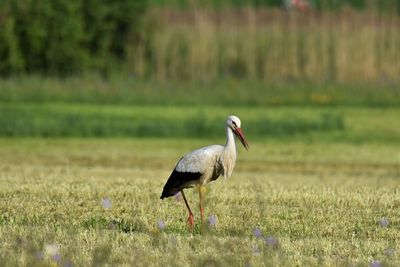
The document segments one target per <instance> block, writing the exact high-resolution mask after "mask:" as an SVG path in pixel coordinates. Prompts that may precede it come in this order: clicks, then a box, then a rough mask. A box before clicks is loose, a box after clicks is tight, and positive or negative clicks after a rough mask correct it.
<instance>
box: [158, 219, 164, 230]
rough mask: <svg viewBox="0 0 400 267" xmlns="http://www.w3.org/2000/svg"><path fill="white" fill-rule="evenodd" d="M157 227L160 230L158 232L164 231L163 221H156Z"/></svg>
mask: <svg viewBox="0 0 400 267" xmlns="http://www.w3.org/2000/svg"><path fill="white" fill-rule="evenodd" d="M157 227H158V229H160V230H164V229H165V223H164V221H163V220H158V221H157Z"/></svg>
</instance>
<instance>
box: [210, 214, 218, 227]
mask: <svg viewBox="0 0 400 267" xmlns="http://www.w3.org/2000/svg"><path fill="white" fill-rule="evenodd" d="M217 220H218V217H217V215H211V216H210V217H208V225H210V226H216V224H217Z"/></svg>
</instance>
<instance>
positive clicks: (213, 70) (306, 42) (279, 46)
mask: <svg viewBox="0 0 400 267" xmlns="http://www.w3.org/2000/svg"><path fill="white" fill-rule="evenodd" d="M148 18H149V21H153V23H154V21H156V23H155V25H157V26H154V27H151V26H148V25H153V24H152V23H150V22H147V24H145V25H147V26H148V27H146V28H145V30H144V33H143V34H144V35H145V36H146V37H145V39H146V40H147V42H143V43H142V44H141V45H139V49H136V48H135V49H133V51H132V53H131V60H130V64H131V68H132V69H133V70H134V72H135V73H136V74H137V75H138V76H140V77H153V78H157V79H158V80H168V79H173V80H206V81H209V80H214V79H216V78H218V77H223V76H234V77H239V78H250V79H261V80H266V81H275V80H278V81H281V80H302V81H315V82H316V81H326V80H336V81H342V82H344V81H346V82H349V81H351V82H354V81H384V82H387V81H398V77H399V73H400V50H399V49H398V47H399V46H400V34H399V31H398V28H399V25H400V19H399V17H398V16H397V15H396V14H391V13H384V14H380V13H374V12H372V11H369V12H363V13H359V12H355V11H351V10H344V11H342V12H340V13H329V12H322V13H319V12H316V11H315V12H310V13H305V14H304V13H296V12H287V11H284V10H265V9H255V8H242V9H222V10H220V11H214V10H207V9H194V10H183V11H171V10H165V9H161V10H160V9H153V10H152V11H151V12H150V13H149V15H148ZM149 31H153V33H152V34H150V35H149V34H148V33H149ZM149 55H151V56H149Z"/></svg>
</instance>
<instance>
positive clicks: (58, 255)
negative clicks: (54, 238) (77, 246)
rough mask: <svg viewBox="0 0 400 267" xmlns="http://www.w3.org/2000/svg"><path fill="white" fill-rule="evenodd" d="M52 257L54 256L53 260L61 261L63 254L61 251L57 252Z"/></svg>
mask: <svg viewBox="0 0 400 267" xmlns="http://www.w3.org/2000/svg"><path fill="white" fill-rule="evenodd" d="M52 258H53V261H56V262H60V261H61V254H60V253H56V254H54V255H53V256H52Z"/></svg>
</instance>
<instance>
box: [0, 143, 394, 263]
mask: <svg viewBox="0 0 400 267" xmlns="http://www.w3.org/2000/svg"><path fill="white" fill-rule="evenodd" d="M207 143H208V142H207V141H206V140H171V139H169V140H168V139H167V140H164V139H152V140H143V139H142V140H122V139H108V140H94V139H86V140H81V139H75V140H73V139H69V140H65V139H59V140H45V139H3V140H0V144H1V146H0V147H1V149H0V170H1V175H0V188H1V189H0V199H1V202H0V211H1V217H0V239H1V240H2V242H1V243H0V263H1V265H2V266H21V265H26V266H32V265H36V266H52V265H55V264H56V263H59V264H61V265H63V264H73V265H74V266H88V265H103V264H107V263H108V264H110V265H135V266H138V265H139V266H160V265H164V264H167V265H173V266H187V265H189V264H190V265H195V266H197V265H198V266H203V265H211V266H226V265H227V264H229V265H233V266H243V265H251V266H261V265H274V266H276V265H285V266H288V265H289V266H290V265H311V266H317V265H318V266H321V265H322V266H337V265H346V266H347V265H349V264H356V265H358V264H359V265H363V266H365V265H367V264H370V263H372V262H374V261H380V262H382V263H383V264H385V266H396V265H399V264H400V258H399V255H400V254H399V252H398V249H399V247H398V244H397V241H398V240H399V238H400V235H399V232H400V228H399V225H400V224H399V223H400V222H399V219H398V216H397V214H398V206H399V203H400V191H399V190H398V179H399V178H400V155H399V153H398V151H399V148H398V145H392V144H387V145H385V144H365V145H351V144H342V143H335V144H302V143H280V142H278V143H254V142H253V143H252V149H251V150H250V151H249V152H245V151H243V150H242V149H240V151H239V162H238V164H237V166H236V169H235V172H234V175H233V177H232V179H229V180H227V181H224V180H223V179H221V180H218V181H216V182H214V183H213V184H211V185H210V186H209V187H208V191H207V194H206V199H207V203H206V214H207V216H210V215H217V217H218V219H217V223H216V225H215V226H209V227H208V230H207V232H206V234H204V235H200V233H199V229H198V228H196V230H195V232H194V233H193V234H191V233H189V232H188V230H187V229H186V226H185V220H186V211H185V208H184V205H183V203H182V202H181V201H176V200H174V199H168V200H167V201H161V200H159V199H158V197H159V194H160V191H161V188H162V185H163V183H164V182H165V180H166V178H167V177H168V175H169V172H170V171H171V168H172V167H173V166H174V163H175V161H176V160H177V159H178V158H179V156H180V155H181V154H182V153H184V152H186V151H188V150H189V149H192V148H195V147H198V146H200V145H204V144H207ZM188 197H189V199H190V202H191V203H192V206H193V208H196V207H197V194H196V193H195V192H193V191H188ZM103 198H107V199H108V200H110V201H111V204H112V206H111V208H109V209H105V208H103V207H102V204H101V201H102V199H103ZM195 216H197V217H196V218H197V219H198V213H197V212H196V214H195ZM382 218H387V219H388V221H389V224H388V225H386V221H385V220H382ZM159 220H162V221H163V222H164V223H165V229H164V230H161V229H159V228H158V224H157V222H158V221H159ZM197 223H199V221H198V220H197ZM198 226H199V225H197V227H198ZM255 229H259V231H260V232H261V235H262V236H261V237H256V236H255V233H254V230H255ZM256 234H257V235H258V233H256ZM276 241H277V243H275V242H276Z"/></svg>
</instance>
